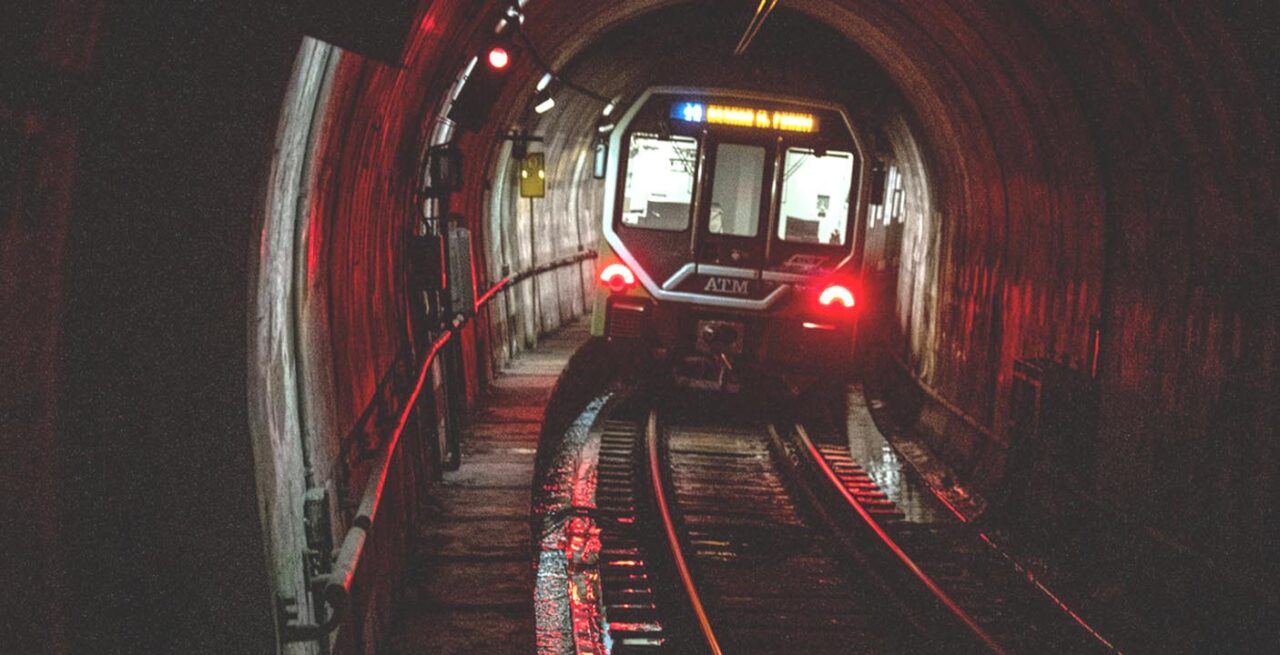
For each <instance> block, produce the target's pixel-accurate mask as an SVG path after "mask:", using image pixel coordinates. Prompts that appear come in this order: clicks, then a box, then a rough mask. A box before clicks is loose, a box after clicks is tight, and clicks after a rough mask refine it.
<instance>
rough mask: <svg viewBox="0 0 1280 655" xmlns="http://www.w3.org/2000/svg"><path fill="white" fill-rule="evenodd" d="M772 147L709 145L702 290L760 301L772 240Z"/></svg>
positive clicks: (701, 223) (700, 243)
mask: <svg viewBox="0 0 1280 655" xmlns="http://www.w3.org/2000/svg"><path fill="white" fill-rule="evenodd" d="M773 158H774V156H773V147H772V143H770V142H769V141H766V140H758V141H754V142H752V141H746V140H743V141H733V142H730V141H720V140H713V141H710V142H709V143H708V145H707V160H706V166H707V171H708V175H707V177H706V178H705V179H706V181H707V184H706V188H705V189H703V191H702V194H701V196H702V207H701V208H700V211H699V220H698V239H697V242H696V243H697V248H696V250H697V252H696V253H695V260H696V263H697V265H698V273H699V274H700V275H701V276H702V277H701V278H700V279H701V280H703V281H702V283H701V284H702V286H704V288H703V289H701V291H703V292H706V293H713V294H716V295H728V296H740V297H755V296H757V295H758V294H759V289H758V288H757V287H758V286H759V283H758V280H759V278H760V270H761V268H763V266H764V257H765V242H766V240H767V237H768V228H769V225H768V218H767V217H768V213H769V189H770V187H771V186H772V178H773V173H772V166H771V164H772V162H773Z"/></svg>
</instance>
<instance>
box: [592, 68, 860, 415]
mask: <svg viewBox="0 0 1280 655" xmlns="http://www.w3.org/2000/svg"><path fill="white" fill-rule="evenodd" d="M601 129H602V130H608V129H609V127H608V126H607V125H606V126H602V127H601ZM866 161H867V160H866V156H865V154H864V149H863V146H862V144H861V143H860V141H859V138H858V134H857V132H856V131H855V130H854V128H853V126H852V124H851V122H850V120H849V117H848V115H847V113H846V112H845V110H844V109H843V108H842V107H840V106H838V105H835V104H832V103H828V102H820V101H814V100H803V99H798V98H791V97H783V96H777V95H771V94H767V93H759V92H752V91H735V90H726V89H707V88H679V87H655V88H650V89H648V90H646V91H645V92H644V93H643V94H641V95H640V96H639V98H638V99H637V100H636V101H635V102H634V103H633V104H631V105H630V106H629V108H628V109H627V110H626V111H625V112H624V113H623V114H622V115H621V116H620V117H619V118H618V120H617V122H616V124H614V125H613V127H612V129H611V131H610V132H609V136H608V149H607V162H606V165H605V166H604V175H605V181H604V185H605V191H604V208H603V225H602V230H601V243H600V247H599V253H600V256H599V259H598V260H597V262H598V264H597V281H598V283H599V284H598V287H597V289H598V290H597V293H596V297H595V304H594V308H593V317H592V334H593V335H595V336H599V337H604V338H607V339H609V340H610V341H615V342H624V343H627V344H632V345H639V346H643V347H644V349H645V351H646V352H647V353H649V354H650V355H651V356H652V357H655V358H658V359H660V360H662V361H663V362H666V363H669V364H670V365H671V366H670V368H669V369H668V370H670V371H672V372H673V373H674V376H675V380H676V381H677V382H679V383H680V384H682V385H686V386H692V387H698V388H711V389H721V390H734V389H737V388H740V386H741V383H742V382H744V381H748V380H752V379H760V378H762V377H763V376H771V375H772V376H778V375H792V376H801V377H803V376H810V377H818V376H831V375H834V374H841V373H846V372H849V371H851V370H853V368H854V366H855V365H856V362H855V357H854V353H855V348H854V345H855V338H856V333H857V319H858V316H859V314H860V313H862V312H865V311H866V308H865V307H863V306H862V305H861V304H860V301H861V298H860V297H859V289H858V279H857V275H856V272H857V269H858V262H857V253H858V252H860V250H861V248H860V247H859V245H860V244H859V242H860V240H861V239H862V238H863V237H864V235H865V229H864V228H863V227H862V226H863V222H864V220H865V219H864V217H865V215H866V206H867V199H868V187H869V186H870V185H869V184H868V181H867V179H866V178H867V177H868V167H867V165H866Z"/></svg>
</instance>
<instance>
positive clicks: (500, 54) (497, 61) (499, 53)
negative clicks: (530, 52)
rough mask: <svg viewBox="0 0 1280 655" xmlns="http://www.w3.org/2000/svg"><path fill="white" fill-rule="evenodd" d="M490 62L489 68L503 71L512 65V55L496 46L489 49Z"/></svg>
mask: <svg viewBox="0 0 1280 655" xmlns="http://www.w3.org/2000/svg"><path fill="white" fill-rule="evenodd" d="M488 62H489V68H492V69H494V70H503V69H505V68H506V67H507V66H509V65H510V64H511V54H510V53H508V52H507V49H506V48H503V47H502V46H494V47H492V48H490V49H489V56H488Z"/></svg>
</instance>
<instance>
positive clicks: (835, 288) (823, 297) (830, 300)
mask: <svg viewBox="0 0 1280 655" xmlns="http://www.w3.org/2000/svg"><path fill="white" fill-rule="evenodd" d="M837 303H838V304H840V305H842V306H844V307H845V308H846V309H848V308H850V307H853V304H854V299H853V292H852V291H850V290H848V289H847V288H845V287H842V286H840V285H839V284H833V285H831V286H829V287H827V288H825V289H823V290H822V293H821V294H819V295H818V304H820V305H824V306H827V307H831V306H833V305H836V304H837Z"/></svg>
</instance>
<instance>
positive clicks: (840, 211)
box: [778, 148, 853, 246]
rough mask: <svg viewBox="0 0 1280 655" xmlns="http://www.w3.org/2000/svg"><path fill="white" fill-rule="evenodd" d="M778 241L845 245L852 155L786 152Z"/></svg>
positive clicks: (838, 151) (804, 151) (809, 151)
mask: <svg viewBox="0 0 1280 655" xmlns="http://www.w3.org/2000/svg"><path fill="white" fill-rule="evenodd" d="M782 170H783V178H782V202H781V211H780V212H779V213H780V216H779V220H778V238H779V239H782V240H783V241H791V242H799V243H821V244H827V245H841V246H842V245H844V244H845V243H846V242H847V241H848V226H849V190H850V189H851V188H852V187H853V153H851V152H844V151H840V150H829V151H827V152H825V153H823V154H821V155H819V154H818V153H816V152H815V151H813V150H810V149H807V148H787V152H786V156H785V157H784V158H783V169H782Z"/></svg>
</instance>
